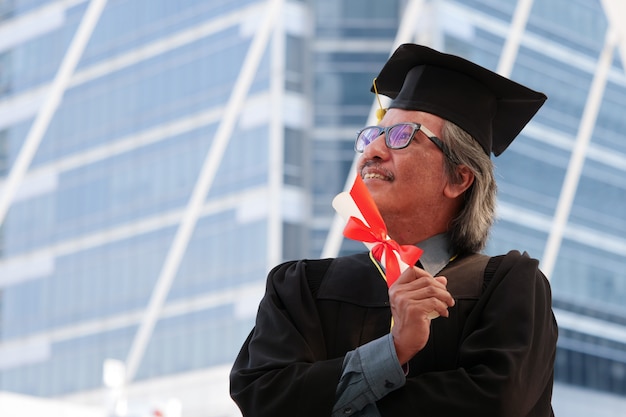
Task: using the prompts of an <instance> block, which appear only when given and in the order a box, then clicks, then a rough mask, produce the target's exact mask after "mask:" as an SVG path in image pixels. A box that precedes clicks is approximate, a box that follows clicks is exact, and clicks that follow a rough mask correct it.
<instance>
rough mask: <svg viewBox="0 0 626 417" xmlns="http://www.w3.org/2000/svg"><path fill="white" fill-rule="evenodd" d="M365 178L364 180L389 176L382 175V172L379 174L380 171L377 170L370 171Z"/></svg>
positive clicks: (384, 178) (385, 178)
mask: <svg viewBox="0 0 626 417" xmlns="http://www.w3.org/2000/svg"><path fill="white" fill-rule="evenodd" d="M363 179H364V180H371V179H376V180H387V179H388V178H387V177H385V176H384V175H382V174H378V173H376V172H370V173H367V174H365V175H363Z"/></svg>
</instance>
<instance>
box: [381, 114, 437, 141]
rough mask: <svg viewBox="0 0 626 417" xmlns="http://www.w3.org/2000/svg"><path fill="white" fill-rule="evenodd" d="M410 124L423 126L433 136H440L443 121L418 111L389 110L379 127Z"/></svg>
mask: <svg viewBox="0 0 626 417" xmlns="http://www.w3.org/2000/svg"><path fill="white" fill-rule="evenodd" d="M403 122H412V123H419V124H422V125H424V127H426V128H427V129H429V130H431V131H432V132H433V133H434V134H435V135H438V136H439V135H441V129H442V128H443V123H444V119H442V118H441V117H439V116H437V115H434V114H431V113H426V112H423V111H418V110H402V109H389V110H388V111H387V113H386V114H385V117H384V118H383V120H382V121H381V123H380V124H381V126H391V125H393V124H396V123H403Z"/></svg>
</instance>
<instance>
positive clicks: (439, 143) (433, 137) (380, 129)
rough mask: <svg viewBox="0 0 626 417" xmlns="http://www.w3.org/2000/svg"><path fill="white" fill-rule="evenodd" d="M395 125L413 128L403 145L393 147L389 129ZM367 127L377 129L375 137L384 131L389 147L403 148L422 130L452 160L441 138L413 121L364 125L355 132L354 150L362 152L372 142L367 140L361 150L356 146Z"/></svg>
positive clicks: (386, 143)
mask: <svg viewBox="0 0 626 417" xmlns="http://www.w3.org/2000/svg"><path fill="white" fill-rule="evenodd" d="M397 126H411V127H412V128H413V133H411V136H410V137H409V139H408V140H407V141H406V143H405V144H404V145H402V146H395V147H394V146H391V145H390V144H389V131H390V130H391V129H393V128H394V127H397ZM368 129H377V130H378V135H376V136H375V138H378V137H379V136H380V135H382V134H383V133H384V134H385V145H386V146H387V148H389V149H404V148H406V147H407V146H409V145H410V144H411V142H412V141H413V139H415V135H416V134H417V132H419V131H422V132H423V133H424V136H426V137H427V138H428V139H429V140H430V141H431V142H432V143H434V144H435V146H436V147H437V148H439V150H440V151H441V152H442V153H443V154H444V155H445V156H446V158H448V159H449V160H450V161H454V158H452V155H451V154H450V151H449V150H448V147H447V146H446V144H445V143H444V142H443V141H442V140H441V139H439V138H438V137H437V136H436V135H435V134H434V133H433V132H432V131H430V130H429V129H428V128H427V127H425V126H424V125H423V124H421V123H413V122H403V123H396V124H394V125H391V126H387V127H381V126H365V127H364V128H363V129H361V130H359V131H358V132H357V133H356V140H355V141H354V150H355V152H358V153H363V151H365V147H366V146H367V145H369V144H370V143H372V142H373V141H371V142H369V143H368V144H367V145H365V146H364V147H363V149H362V150H359V149H358V147H357V144H358V143H359V138H360V137H361V134H362V133H363V132H364V131H366V130H368Z"/></svg>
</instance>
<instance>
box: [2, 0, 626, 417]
mask: <svg viewBox="0 0 626 417" xmlns="http://www.w3.org/2000/svg"><path fill="white" fill-rule="evenodd" d="M516 3H517V2H516V1H514V0H506V1H500V0H498V1H496V0H438V1H434V0H433V1H426V2H424V4H423V6H422V8H421V9H420V11H419V15H418V16H415V17H414V27H415V31H414V33H413V35H412V36H413V38H412V39H411V40H414V41H418V42H422V43H425V44H428V45H431V46H433V47H436V48H438V49H440V50H443V51H446V52H450V53H455V54H459V55H462V56H464V57H466V58H469V59H471V60H473V61H475V62H477V63H479V64H482V65H484V66H486V67H489V68H492V69H494V70H495V69H496V67H497V65H498V60H499V57H500V54H501V52H502V49H503V45H504V42H505V39H506V37H507V35H508V31H509V29H510V22H511V19H512V16H513V13H514V11H515V6H516ZM89 4H90V3H89V2H88V1H86V0H56V1H55V0H49V1H44V0H8V1H0V193H2V191H3V190H6V189H7V182H8V179H9V174H10V172H11V169H12V167H13V166H14V165H13V164H14V162H15V161H16V159H17V158H18V157H19V155H20V153H21V152H22V149H23V148H22V146H23V145H24V143H26V142H27V139H28V138H29V137H31V135H32V134H33V132H32V130H31V129H32V127H33V124H34V122H35V120H37V117H39V116H40V111H41V109H42V107H43V105H44V103H45V100H46V98H47V97H48V94H49V93H50V91H51V90H52V87H53V85H54V81H55V75H56V73H57V71H58V68H59V66H60V65H61V64H62V63H63V62H64V60H65V59H66V53H67V50H68V48H69V46H70V44H71V43H72V42H73V41H74V40H75V34H76V33H77V28H78V27H79V25H80V23H81V21H82V20H83V17H84V15H85V11H86V10H87V8H88V7H89ZM406 5H407V1H404V0H389V1H385V2H381V1H371V0H317V1H286V0H284V1H273V2H272V1H270V2H265V1H253V0H210V1H206V0H195V1H194V0H178V1H170V0H109V1H108V2H107V3H106V5H105V7H104V9H103V12H102V15H101V16H100V18H99V20H98V22H97V25H96V26H95V29H94V32H93V34H92V35H91V37H90V39H89V41H88V43H87V46H86V48H85V50H84V53H83V54H82V56H81V58H80V60H79V63H78V66H77V68H76V70H75V71H74V73H73V74H72V76H71V78H70V81H69V84H68V85H67V87H66V89H65V90H64V95H63V100H62V101H61V103H60V106H59V107H58V109H57V110H56V112H55V113H54V117H53V118H52V119H51V122H50V124H49V126H48V127H47V129H45V134H44V135H43V137H42V140H41V144H40V145H39V146H38V148H37V152H36V153H35V155H34V158H33V160H32V162H31V163H30V167H29V170H28V172H27V174H26V175H25V176H24V178H23V180H22V181H21V182H20V186H19V188H18V190H17V192H16V193H15V195H13V196H12V198H11V205H10V209H9V211H8V213H7V215H6V218H5V219H4V222H3V223H2V226H1V228H0V391H7V392H13V393H20V394H26V395H32V396H40V397H55V398H63V399H68V400H71V401H77V402H82V403H88V404H89V405H98V404H101V403H103V401H102V395H103V392H107V391H106V389H104V388H103V382H102V377H103V375H102V374H103V369H102V367H103V363H104V361H105V360H106V359H110V358H112V359H118V360H121V361H125V360H126V359H127V356H128V354H129V351H130V350H131V348H132V347H133V346H134V345H135V343H136V337H137V331H138V329H139V328H140V325H141V324H142V323H145V321H146V316H145V312H146V311H147V310H146V307H147V306H148V304H149V302H150V300H151V296H152V294H153V291H154V288H155V285H156V284H157V283H159V282H160V281H161V278H162V277H163V275H164V274H165V273H166V272H164V271H166V268H165V264H166V260H167V259H171V257H173V256H174V255H173V254H174V253H176V250H179V251H180V253H182V255H181V256H180V258H179V262H178V264H177V268H175V272H174V273H173V275H172V278H173V279H172V283H171V287H170V288H169V289H168V291H167V297H166V299H165V303H164V305H163V307H162V309H160V310H159V311H158V317H159V320H158V321H157V322H156V324H155V327H154V330H153V332H152V334H151V337H150V338H149V341H148V344H147V347H146V349H145V353H144V354H143V355H142V358H141V361H140V363H139V366H138V369H137V372H136V375H135V377H134V379H133V383H132V384H131V386H129V387H127V388H128V390H127V394H128V400H129V406H132V402H133V401H135V402H141V403H142V404H143V405H145V404H148V405H147V406H152V403H151V402H150V401H151V400H148V398H152V397H155V396H156V397H159V398H161V399H167V398H169V397H172V396H177V397H179V398H181V401H182V407H183V415H185V416H187V417H189V416H196V415H198V416H199V415H210V416H231V415H232V416H235V415H237V411H236V408H235V407H234V405H233V404H232V403H230V400H229V399H228V395H227V391H226V388H227V382H226V380H227V374H228V369H229V367H230V364H231V363H232V360H233V359H234V357H235V355H236V353H237V350H238V348H239V347H240V345H241V343H242V341H243V339H244V338H245V336H246V335H247V333H248V332H249V331H250V329H251V327H252V325H253V321H254V314H255V312H256V305H257V303H258V300H259V298H260V296H261V294H262V293H263V288H264V281H265V277H266V274H267V271H268V270H269V269H270V268H271V267H273V266H274V265H275V264H277V263H279V262H281V261H283V260H287V259H294V258H300V257H319V256H320V254H321V253H322V250H323V247H324V244H325V242H326V239H327V235H328V231H329V228H330V225H331V223H332V219H333V216H334V211H333V209H332V207H331V205H330V201H331V200H332V198H333V197H334V196H335V195H336V194H337V193H338V192H340V191H341V190H342V189H343V187H344V183H345V178H346V176H347V174H348V171H349V169H350V166H351V164H352V160H353V158H354V151H353V140H354V134H355V132H356V131H357V130H358V129H359V128H360V127H362V126H363V125H364V124H366V123H367V117H368V114H369V113H370V109H371V107H372V103H373V96H372V94H371V93H370V92H369V88H370V85H371V81H372V79H373V77H374V76H375V75H376V74H377V72H378V71H379V70H380V68H381V66H382V64H383V63H384V62H385V60H386V58H387V56H388V55H389V53H390V51H391V50H392V48H393V45H394V41H395V38H396V36H397V32H398V27H399V26H400V24H401V20H402V18H403V10H404V8H405V6H406ZM272 7H276V8H277V10H278V13H277V14H276V16H277V17H276V20H275V21H274V22H273V24H272V28H273V31H272V33H271V34H270V35H269V37H268V38H267V39H266V41H265V42H264V43H263V42H262V41H261V40H260V39H261V38H262V36H261V35H262V33H263V30H264V23H265V22H266V19H269V18H270V17H271V16H272V10H273V9H272ZM607 27H608V24H607V19H606V17H605V13H604V10H603V8H602V4H601V2H600V1H599V0H598V1H596V0H594V1H588V0H548V1H535V2H534V5H533V7H532V10H531V14H530V17H529V21H528V24H527V27H526V31H525V33H524V35H523V37H522V41H521V46H520V49H519V53H518V55H517V58H516V60H515V65H514V66H513V70H512V73H511V77H512V78H513V79H515V80H517V81H519V82H522V83H524V84H527V85H529V86H530V87H532V88H534V89H537V90H540V91H543V92H545V93H546V94H547V95H548V97H549V100H548V101H547V103H546V105H545V106H544V107H543V108H542V109H541V110H540V112H539V113H538V114H537V116H536V117H535V119H534V120H533V121H532V122H531V123H530V124H529V125H528V126H527V128H526V129H525V130H524V131H523V133H522V134H521V135H520V136H519V137H518V139H517V140H516V141H515V142H514V143H513V144H512V145H511V147H510V148H509V150H507V152H506V153H504V154H503V155H501V156H500V157H498V158H495V159H494V162H495V164H496V168H497V172H496V175H497V180H498V184H499V203H498V216H499V218H498V222H497V224H496V226H495V228H494V230H493V233H492V237H491V240H490V243H489V246H488V248H487V253H489V254H498V253H502V252H506V251H508V250H509V249H513V248H515V249H520V250H526V251H528V252H529V253H530V254H531V255H532V256H533V257H536V258H541V256H542V254H543V252H544V250H545V246H546V241H547V240H548V236H549V233H550V227H551V223H552V220H553V218H554V215H555V211H556V208H557V204H558V198H559V195H560V193H561V187H562V184H563V181H564V178H565V176H566V172H567V168H568V163H569V160H570V156H571V154H572V151H573V148H574V143H575V139H576V137H577V134H578V132H579V129H580V120H581V118H582V116H583V112H584V109H585V103H586V100H587V97H588V94H589V89H590V85H591V83H592V79H593V77H594V73H595V71H596V67H597V63H598V57H599V54H600V51H601V50H602V48H603V46H604V41H605V34H606V31H607ZM255 42H258V43H255ZM259 45H260V46H259ZM255 48H256V49H255ZM254 51H257V52H260V55H259V60H258V62H255V61H254V59H251V56H252V55H253V54H252V52H254ZM246 75H248V76H251V78H250V87H249V89H248V90H247V91H245V92H244V94H243V98H242V99H241V100H240V101H239V102H237V100H236V92H237V88H238V86H241V85H243V84H244V83H245V82H244V80H245V77H246ZM233 113H234V114H236V122H235V123H234V124H233V125H232V126H230V131H228V130H229V126H228V124H227V123H226V121H227V120H228V118H229V117H230V116H232V115H233ZM624 114H626V72H625V71H624V66H623V64H622V61H621V59H620V56H619V55H618V54H617V53H616V54H615V56H614V60H613V64H612V67H611V69H610V71H609V73H608V79H607V87H606V90H605V93H604V95H603V99H602V104H601V106H600V111H599V114H598V118H597V122H596V126H595V128H594V130H593V136H592V139H591V143H590V145H589V148H588V152H587V154H586V159H585V164H584V168H583V171H582V175H581V178H580V182H579V185H578V188H577V192H576V197H575V200H574V204H573V206H572V209H571V213H570V216H569V221H568V223H567V226H566V228H565V233H564V239H563V241H562V245H561V249H560V252H559V255H558V258H557V262H556V264H555V268H554V271H553V273H552V274H551V282H552V286H553V296H554V307H555V313H556V316H557V320H558V321H559V325H560V337H559V342H558V356H557V364H556V379H557V388H555V409H556V410H557V411H558V410H559V409H561V410H568V412H567V415H568V416H574V417H575V416H577V415H581V416H582V415H587V414H583V413H584V412H585V411H584V408H583V407H577V408H576V407H572V410H569V409H567V407H568V405H571V404H573V403H575V401H576V399H580V398H589V399H590V400H589V401H592V400H594V401H595V400H597V399H598V398H605V397H600V396H601V395H604V396H608V397H606V398H610V400H605V401H602V404H604V405H605V406H606V407H607V410H609V408H610V407H613V406H612V405H611V404H613V403H615V404H617V405H615V407H623V406H624V402H620V397H626V307H625V306H624V302H623V300H624V299H626V272H624V271H625V270H626V268H625V267H626V239H625V238H624V236H625V235H626V215H625V214H624V213H626V181H624V179H625V178H626V140H625V139H624V134H623V132H624V131H626V118H624V116H623V115H624ZM225 131H228V132H227V133H229V134H227V135H224V134H223V133H224V132H225ZM220 134H222V135H221V136H220ZM224 138H226V141H227V142H226V146H225V148H224V154H223V155H222V156H221V157H220V158H218V159H217V162H216V160H214V159H211V158H212V156H214V155H215V153H216V152H218V149H219V144H220V140H222V139H224ZM211 170H213V171H212V172H213V175H212V176H211V175H207V174H206V173H207V172H209V174H210V171H211ZM205 175H206V176H205ZM202 178H204V179H207V178H209V179H212V181H210V186H209V187H208V191H207V193H206V195H204V196H203V198H202V201H201V202H200V204H199V205H198V206H197V207H196V209H197V211H196V216H197V222H195V223H194V227H193V233H191V235H190V238H189V240H188V242H185V244H180V241H179V240H177V236H179V235H178V234H179V233H180V231H181V225H182V224H185V221H187V220H188V219H190V218H191V217H192V216H193V214H192V210H190V208H191V207H192V206H193V204H194V203H193V200H192V195H193V192H194V189H195V188H196V187H198V184H199V183H200V182H201V181H200V179H202ZM177 242H179V243H177ZM359 245H360V244H358V245H357V244H356V243H354V242H349V241H346V242H344V243H343V246H342V251H343V252H352V251H355V250H360V249H361V247H360V246H359ZM178 388H180V390H183V388H184V391H185V392H184V393H183V392H179V391H180V390H178V391H177V389H178ZM611 401H613V402H611ZM152 402H154V401H152ZM615 409H617V408H615ZM577 412H580V414H576V413H577ZM607 412H609V411H607ZM572 413H574V414H572ZM597 415H601V414H597ZM607 415H608V414H607Z"/></svg>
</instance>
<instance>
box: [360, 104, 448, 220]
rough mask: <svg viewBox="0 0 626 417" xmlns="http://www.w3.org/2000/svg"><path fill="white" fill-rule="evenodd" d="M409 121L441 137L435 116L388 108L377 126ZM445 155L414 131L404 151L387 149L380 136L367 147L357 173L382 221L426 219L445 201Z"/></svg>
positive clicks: (439, 121) (422, 134) (439, 125)
mask: <svg viewBox="0 0 626 417" xmlns="http://www.w3.org/2000/svg"><path fill="white" fill-rule="evenodd" d="M403 122H413V123H419V124H422V125H424V126H425V127H426V128H427V129H429V130H430V131H432V133H434V134H435V136H437V137H439V138H441V129H442V127H443V119H441V118H440V117H438V116H435V115H432V114H429V113H424V112H419V111H408V110H400V109H390V110H389V111H387V114H386V115H385V117H384V118H383V120H382V121H381V123H380V126H383V127H386V126H391V125H394V124H397V123H403ZM444 158H445V156H444V155H443V153H442V152H441V150H440V149H439V148H437V146H435V144H434V143H432V142H431V141H430V140H429V139H428V138H427V137H426V136H425V134H424V133H423V132H421V131H420V132H417V133H416V134H415V137H414V139H413V140H412V142H411V143H410V144H409V145H408V146H407V147H406V148H404V149H389V148H387V146H386V145H385V138H384V135H381V136H379V137H378V138H376V139H375V140H374V141H373V142H371V143H370V144H369V145H368V146H366V148H365V150H364V151H363V154H362V155H361V157H360V159H359V164H358V173H357V174H359V175H361V177H362V178H363V180H364V182H365V184H366V186H367V188H368V190H369V191H370V194H371V195H372V197H373V198H374V201H375V202H376V205H377V206H378V209H379V210H380V212H381V214H382V215H383V218H384V219H385V222H387V224H388V225H389V223H390V222H393V221H394V219H402V218H403V219H404V220H403V221H406V220H408V219H409V218H411V217H412V216H420V215H422V216H426V217H429V216H430V215H431V213H434V212H432V211H431V210H435V211H436V210H437V209H438V207H441V204H442V201H443V200H445V198H444V195H443V190H444V187H445V186H446V184H447V182H448V181H447V177H446V175H445V172H444Z"/></svg>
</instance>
